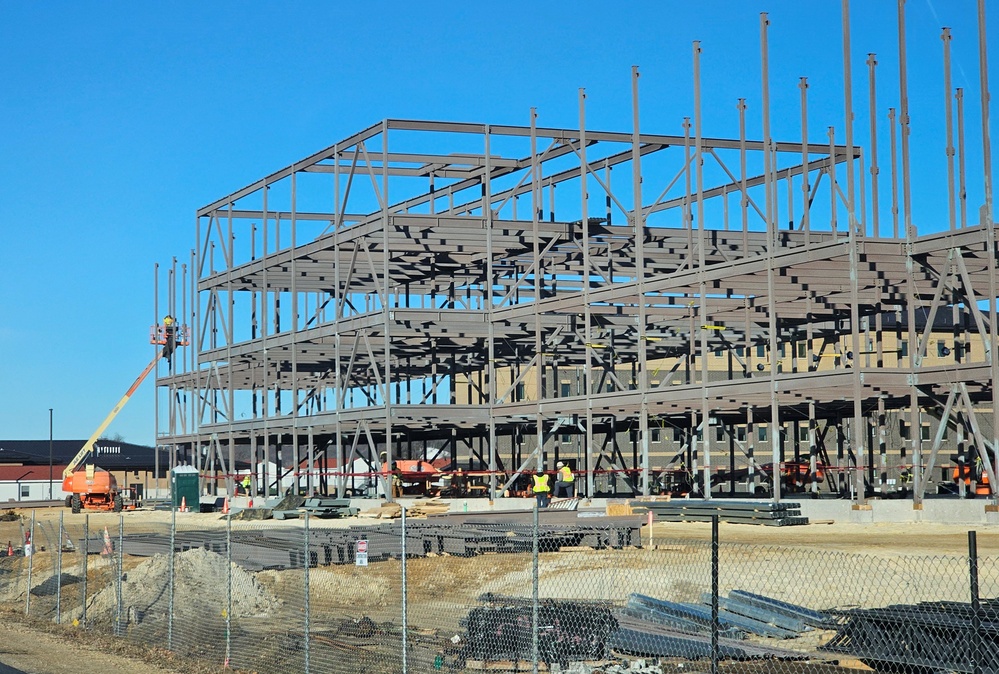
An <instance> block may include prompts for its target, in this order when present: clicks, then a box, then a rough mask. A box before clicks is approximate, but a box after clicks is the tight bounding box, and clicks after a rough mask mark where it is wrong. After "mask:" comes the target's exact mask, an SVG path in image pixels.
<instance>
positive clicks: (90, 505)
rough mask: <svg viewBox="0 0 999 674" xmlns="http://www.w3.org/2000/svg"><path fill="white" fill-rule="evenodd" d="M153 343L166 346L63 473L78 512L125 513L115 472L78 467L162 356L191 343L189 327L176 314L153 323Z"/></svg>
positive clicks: (69, 501) (68, 498)
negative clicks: (187, 336)
mask: <svg viewBox="0 0 999 674" xmlns="http://www.w3.org/2000/svg"><path fill="white" fill-rule="evenodd" d="M150 342H151V343H153V344H162V345H163V348H162V349H161V350H160V351H159V353H157V354H156V357H155V358H153V360H152V362H150V363H149V365H147V366H146V369H145V370H143V371H142V374H140V375H139V376H138V378H137V379H136V380H135V382H134V383H133V384H132V385H131V386H130V387H129V389H128V390H127V391H125V395H123V396H122V397H121V400H119V401H118V404H117V405H115V406H114V408H113V409H112V410H111V412H110V413H109V414H108V415H107V416H106V417H105V418H104V421H102V422H101V425H100V426H98V427H97V430H95V431H94V433H93V435H91V436H90V439H89V440H87V442H86V443H85V444H84V445H83V447H82V448H81V449H80V451H79V452H77V454H76V456H74V457H73V458H72V460H71V461H70V462H69V465H68V466H66V470H64V471H63V472H62V490H63V491H64V492H66V494H67V496H66V505H67V506H69V507H70V508H72V510H73V512H74V513H78V512H80V510H82V509H88V510H113V511H114V512H121V510H122V509H123V508H124V507H125V499H124V497H123V496H122V493H121V491H119V489H118V481H117V480H116V479H115V477H114V475H112V474H111V473H109V472H108V471H106V470H103V469H101V468H98V467H97V466H95V465H94V464H92V463H89V464H87V465H86V466H85V467H84V468H82V469H80V470H77V468H79V467H80V465H81V464H82V463H83V462H84V461H85V460H86V459H88V458H89V457H90V455H91V454H92V453H93V450H94V443H95V442H97V439H98V438H100V437H101V433H103V432H104V431H105V430H106V429H107V427H108V426H109V425H111V422H112V421H114V418H115V417H116V416H118V413H119V412H121V410H122V408H124V407H125V404H126V403H127V402H128V400H129V398H131V397H132V394H134V393H135V392H136V390H138V388H139V385H140V384H142V382H143V380H145V378H146V377H148V376H149V373H150V372H152V371H153V368H155V367H156V363H158V362H159V361H160V359H161V358H166V359H167V360H169V359H170V358H171V357H172V356H173V352H174V349H176V348H177V347H178V346H186V345H187V343H188V342H187V339H186V328H185V327H183V326H178V325H177V323H176V321H175V320H174V319H173V317H172V316H166V317H165V318H164V319H163V325H162V326H160V325H154V326H153V329H152V336H151V339H150Z"/></svg>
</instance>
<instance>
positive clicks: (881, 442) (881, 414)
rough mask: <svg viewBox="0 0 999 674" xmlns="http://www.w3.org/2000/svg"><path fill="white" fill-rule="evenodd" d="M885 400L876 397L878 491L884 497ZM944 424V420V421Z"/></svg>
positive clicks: (885, 467)
mask: <svg viewBox="0 0 999 674" xmlns="http://www.w3.org/2000/svg"><path fill="white" fill-rule="evenodd" d="M886 421H887V417H886V415H885V398H884V396H883V395H880V396H878V457H879V467H880V469H881V470H880V479H879V484H878V487H879V489H878V490H879V491H880V492H881V495H882V496H884V493H885V488H886V484H887V479H888V429H887V427H886V425H885V424H886ZM944 423H946V420H945V421H944Z"/></svg>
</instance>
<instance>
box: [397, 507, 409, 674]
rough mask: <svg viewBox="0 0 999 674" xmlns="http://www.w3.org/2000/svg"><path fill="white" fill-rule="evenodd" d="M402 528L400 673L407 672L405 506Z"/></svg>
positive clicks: (407, 614)
mask: <svg viewBox="0 0 999 674" xmlns="http://www.w3.org/2000/svg"><path fill="white" fill-rule="evenodd" d="M399 512H400V513H401V530H402V674H408V672H409V670H408V669H407V664H408V662H407V656H408V655H409V648H408V643H409V607H408V606H407V605H406V594H407V590H408V588H407V587H406V508H400V511H399Z"/></svg>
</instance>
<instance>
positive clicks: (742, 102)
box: [735, 98, 807, 362]
mask: <svg viewBox="0 0 999 674" xmlns="http://www.w3.org/2000/svg"><path fill="white" fill-rule="evenodd" d="M735 107H736V109H737V110H738V111H739V194H740V195H741V199H740V200H739V201H740V204H739V205H740V210H741V211H742V254H743V255H744V256H746V257H748V256H749V191H748V187H747V185H746V178H747V176H746V99H745V98H740V99H739V103H738V105H736V106H735ZM806 213H807V211H806ZM747 333H748V331H747ZM747 362H749V361H747Z"/></svg>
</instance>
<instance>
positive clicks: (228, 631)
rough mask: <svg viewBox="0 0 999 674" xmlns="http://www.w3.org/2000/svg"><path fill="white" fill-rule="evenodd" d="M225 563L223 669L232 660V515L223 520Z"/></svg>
mask: <svg viewBox="0 0 999 674" xmlns="http://www.w3.org/2000/svg"><path fill="white" fill-rule="evenodd" d="M228 498H229V497H228V496H227V497H226V499H228ZM225 562H226V564H225V582H226V586H225V667H226V668H227V669H228V667H229V663H230V662H231V658H232V515H229V516H228V517H226V518H225Z"/></svg>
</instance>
